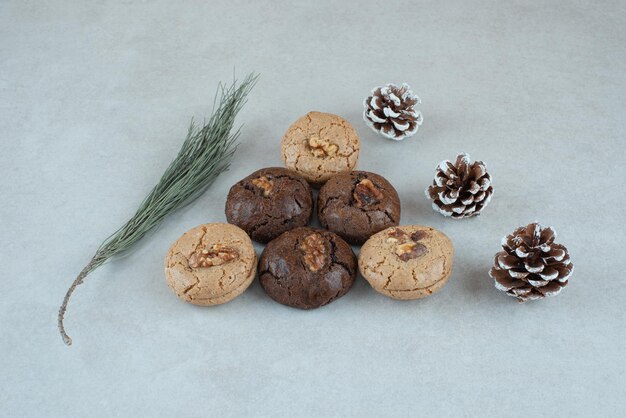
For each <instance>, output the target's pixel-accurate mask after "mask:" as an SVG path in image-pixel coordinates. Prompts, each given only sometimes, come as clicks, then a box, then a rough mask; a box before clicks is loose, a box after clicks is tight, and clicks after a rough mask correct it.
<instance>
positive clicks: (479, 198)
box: [426, 153, 493, 219]
mask: <svg viewBox="0 0 626 418" xmlns="http://www.w3.org/2000/svg"><path fill="white" fill-rule="evenodd" d="M492 193H493V187H491V176H490V175H489V173H487V167H485V164H484V163H483V162H482V161H474V162H473V163H470V156H469V155H468V154H465V153H463V154H461V155H459V156H458V157H456V162H455V163H454V164H452V162H450V161H448V160H446V161H442V162H441V163H439V166H437V174H436V175H435V179H434V180H433V184H432V185H431V186H430V187H428V188H427V189H426V197H428V198H429V199H431V200H432V201H433V209H434V210H436V211H437V212H439V213H441V214H442V215H444V216H451V217H452V218H453V219H461V218H467V217H470V216H474V215H478V214H479V213H480V211H481V210H483V208H484V207H485V206H487V204H488V203H489V201H490V200H491V195H492Z"/></svg>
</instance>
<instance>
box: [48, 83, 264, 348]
mask: <svg viewBox="0 0 626 418" xmlns="http://www.w3.org/2000/svg"><path fill="white" fill-rule="evenodd" d="M257 79H258V75H255V74H249V75H248V76H247V77H246V78H245V80H244V81H243V83H241V85H239V86H237V82H236V81H233V83H232V84H231V85H230V86H228V87H227V86H224V85H222V84H221V83H220V85H219V86H218V93H217V95H216V102H218V103H219V104H218V106H217V108H214V110H213V112H212V114H211V116H210V117H209V120H208V121H207V122H205V123H204V125H203V126H202V127H199V126H197V125H196V124H195V123H194V121H193V120H192V121H191V124H190V126H189V130H188V132H187V137H186V139H185V141H184V142H183V145H182V147H181V149H180V151H179V152H178V155H177V156H176V158H175V159H174V161H172V162H171V163H170V165H169V167H167V169H166V170H165V173H163V176H162V177H161V179H160V180H159V182H158V183H157V185H156V186H154V188H153V189H152V191H151V192H150V193H149V194H148V196H146V198H145V199H144V200H143V202H141V204H140V205H139V208H138V209H137V211H136V212H135V214H134V215H133V217H132V218H130V219H129V220H128V222H126V223H125V224H124V225H123V226H122V227H121V228H120V229H118V230H117V231H116V232H115V233H113V235H111V236H110V237H109V238H107V239H106V240H105V241H104V242H103V243H102V244H101V245H100V247H99V248H98V250H97V251H96V253H95V254H94V256H93V257H92V259H91V260H90V261H89V263H87V265H86V266H85V267H84V268H83V270H82V271H81V272H80V273H79V274H78V276H77V277H76V279H75V280H74V282H73V283H72V285H71V286H70V287H69V289H68V290H67V293H66V294H65V297H64V298H63V303H62V304H61V307H60V308H59V315H58V317H57V322H58V326H59V332H60V333H61V337H63V342H65V344H67V345H71V344H72V339H71V338H70V337H69V335H67V333H66V332H65V326H64V323H63V321H64V317H65V311H66V310H67V304H68V302H69V300H70V298H71V297H72V294H73V293H74V290H76V287H77V286H78V285H80V284H81V283H83V281H84V279H85V277H87V275H89V273H91V272H92V271H94V270H95V269H97V268H98V267H100V266H101V265H102V264H104V263H105V262H106V261H108V260H109V259H111V258H112V257H114V256H119V255H122V254H123V253H124V252H127V251H128V250H129V249H130V248H131V247H132V246H133V245H134V244H135V243H136V242H137V241H139V240H140V239H141V238H143V237H144V236H145V235H146V234H147V233H148V232H149V231H150V230H151V229H153V228H154V227H156V226H157V225H159V223H161V221H163V219H164V218H165V217H166V216H167V215H169V214H171V213H172V212H174V211H175V210H177V209H180V208H181V207H183V206H185V205H186V204H188V203H191V202H192V201H193V200H194V199H196V198H197V197H198V196H200V195H201V194H202V192H204V190H205V189H206V188H207V187H209V186H210V185H211V183H213V181H214V180H215V178H217V176H219V175H220V174H221V173H222V172H224V171H226V170H227V169H228V167H229V165H230V162H231V161H232V157H233V154H234V152H235V149H236V142H237V139H238V138H239V133H240V130H239V129H238V130H236V131H235V132H234V133H231V130H232V128H233V125H234V122H235V117H236V116H237V113H239V111H240V110H241V108H242V107H243V105H244V104H245V103H246V97H247V95H248V93H249V92H250V90H251V89H252V87H254V85H255V84H256V82H257ZM218 99H219V100H218ZM214 106H215V105H214Z"/></svg>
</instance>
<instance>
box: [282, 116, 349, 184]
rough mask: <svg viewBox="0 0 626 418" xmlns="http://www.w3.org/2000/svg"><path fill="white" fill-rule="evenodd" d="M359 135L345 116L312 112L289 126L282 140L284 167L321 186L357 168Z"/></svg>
mask: <svg viewBox="0 0 626 418" xmlns="http://www.w3.org/2000/svg"><path fill="white" fill-rule="evenodd" d="M359 149H360V141H359V137H358V135H357V133H356V131H355V130H354V128H353V127H352V125H350V124H349V123H348V121H346V120H345V119H343V118H341V117H339V116H337V115H333V114H330V113H321V112H309V113H307V114H306V115H304V116H302V117H301V118H300V119H298V120H297V121H296V122H295V123H294V124H293V125H291V126H290V127H289V129H288V130H287V132H286V133H285V135H284V136H283V140H282V142H281V144H280V150H281V154H282V157H283V161H284V162H285V167H287V168H288V169H290V170H294V171H296V172H298V173H300V174H301V175H302V176H303V177H304V178H305V179H306V180H307V181H308V182H309V183H311V185H313V186H314V187H320V186H321V185H322V184H324V183H325V182H326V181H327V180H328V179H329V178H331V177H332V176H333V175H335V174H337V173H342V172H344V171H351V170H354V169H355V168H356V164H357V160H358V159H359Z"/></svg>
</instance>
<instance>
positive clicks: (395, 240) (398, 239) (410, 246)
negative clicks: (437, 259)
mask: <svg viewBox="0 0 626 418" xmlns="http://www.w3.org/2000/svg"><path fill="white" fill-rule="evenodd" d="M387 236H388V238H387V242H389V243H392V244H395V245H396V247H395V253H396V255H397V256H398V258H399V259H400V260H402V261H409V260H412V259H414V258H418V257H421V256H423V255H424V254H426V253H427V252H428V248H427V247H426V246H425V245H424V244H421V243H419V242H417V241H420V240H422V239H424V238H426V237H427V236H428V233H427V232H426V231H416V232H414V233H412V234H411V235H409V234H407V233H406V232H404V231H403V230H401V229H399V228H393V229H392V230H391V231H389V233H388V234H387Z"/></svg>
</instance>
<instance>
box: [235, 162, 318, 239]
mask: <svg viewBox="0 0 626 418" xmlns="http://www.w3.org/2000/svg"><path fill="white" fill-rule="evenodd" d="M312 212H313V194H312V192H311V188H310V187H309V185H308V183H307V182H306V180H304V178H302V176H300V175H298V174H297V173H294V172H293V171H290V170H287V169H285V168H280V167H269V168H263V169H261V170H258V171H255V172H254V173H252V174H250V175H249V176H248V177H246V178H244V179H243V180H241V181H239V182H238V183H237V184H235V185H234V186H233V187H231V188H230V192H228V197H227V198H226V219H228V222H230V223H231V224H234V225H237V226H238V227H240V228H242V229H243V230H244V231H246V232H247V233H248V235H250V238H252V239H253V240H255V241H258V242H268V241H271V240H272V239H274V238H276V237H277V236H279V235H280V234H282V233H283V232H285V231H289V230H290V229H293V228H296V227H298V226H304V225H306V224H308V223H309V220H310V219H311V214H312Z"/></svg>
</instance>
